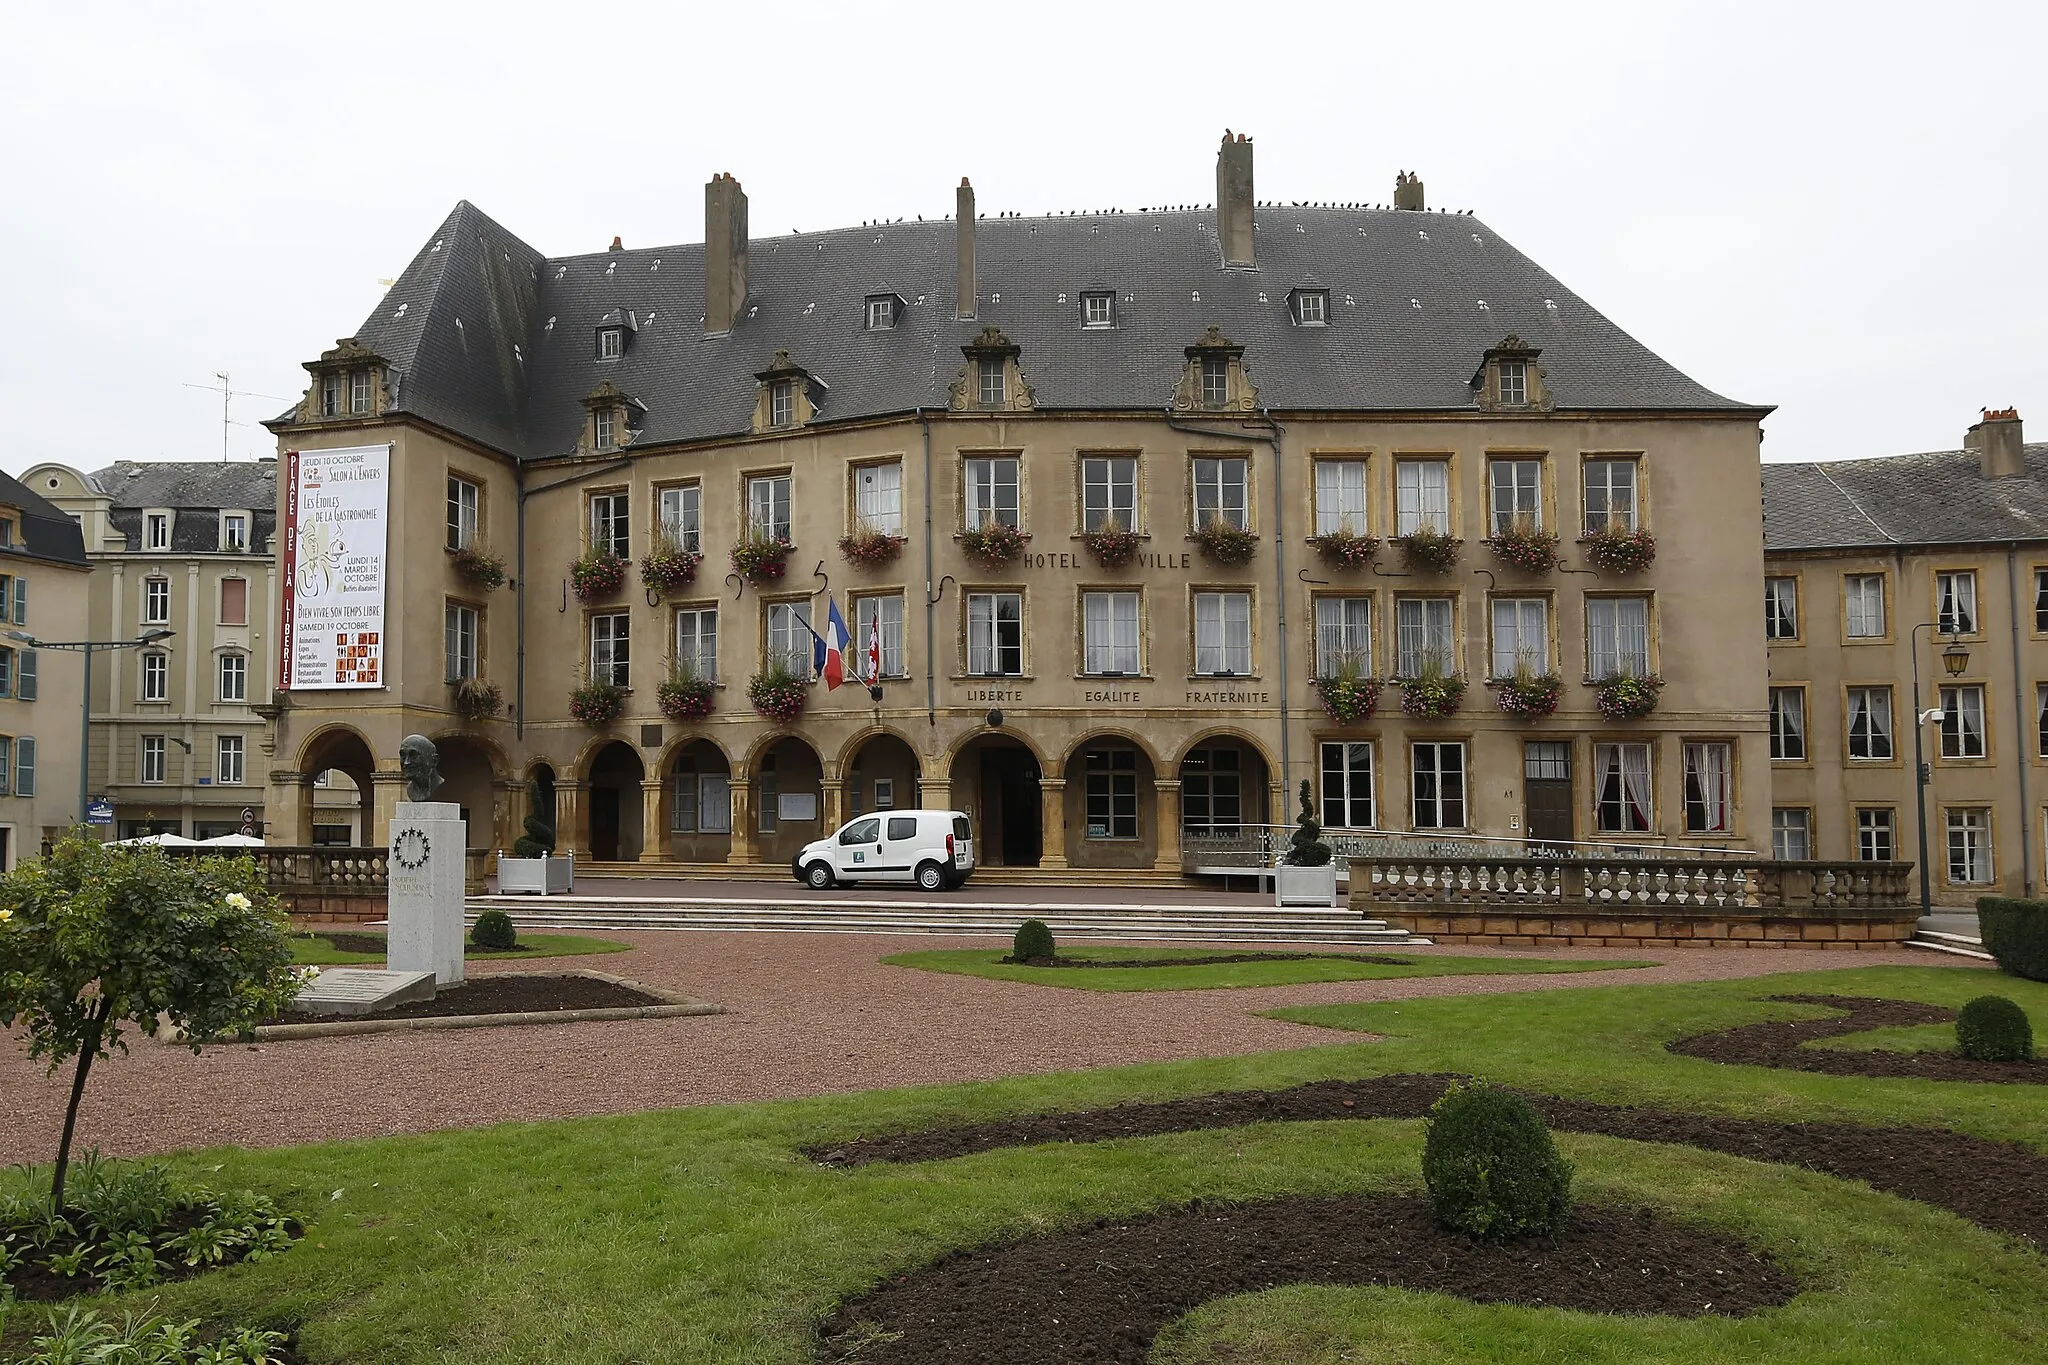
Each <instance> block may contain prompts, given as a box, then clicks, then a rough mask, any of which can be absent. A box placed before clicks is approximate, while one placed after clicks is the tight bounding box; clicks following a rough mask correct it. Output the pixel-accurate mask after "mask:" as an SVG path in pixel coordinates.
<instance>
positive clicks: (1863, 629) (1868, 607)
mask: <svg viewBox="0 0 2048 1365" xmlns="http://www.w3.org/2000/svg"><path fill="white" fill-rule="evenodd" d="M1842 603H1843V612H1842V619H1843V630H1844V631H1845V632H1846V633H1847V635H1848V637H1849V638H1850V639H1852V640H1875V639H1879V638H1881V637H1882V636H1883V635H1884V633H1885V624H1884V575H1883V574H1881V573H1852V574H1850V575H1849V576H1848V577H1846V578H1844V579H1843V580H1842Z"/></svg>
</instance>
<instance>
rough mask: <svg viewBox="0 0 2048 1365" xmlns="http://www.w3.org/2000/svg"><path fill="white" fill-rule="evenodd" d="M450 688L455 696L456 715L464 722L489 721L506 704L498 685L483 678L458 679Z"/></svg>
mask: <svg viewBox="0 0 2048 1365" xmlns="http://www.w3.org/2000/svg"><path fill="white" fill-rule="evenodd" d="M449 687H450V689H451V690H452V691H453V692H454V694H455V714H456V715H458V716H460V717H462V718H463V719H464V720H489V719H490V718H491V717H492V716H495V715H497V714H498V708H499V707H501V706H503V705H504V704H505V694H504V692H502V691H501V690H499V687H498V685H497V684H496V683H494V682H485V681H484V680H483V679H482V678H457V679H456V680H455V681H454V682H452V683H450V684H449Z"/></svg>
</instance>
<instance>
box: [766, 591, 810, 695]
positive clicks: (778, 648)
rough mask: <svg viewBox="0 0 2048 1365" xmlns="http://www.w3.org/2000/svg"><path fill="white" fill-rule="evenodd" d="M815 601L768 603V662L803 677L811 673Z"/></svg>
mask: <svg viewBox="0 0 2048 1365" xmlns="http://www.w3.org/2000/svg"><path fill="white" fill-rule="evenodd" d="M814 638H815V637H814V636H813V635H812V634H811V604H810V602H809V601H808V600H805V601H802V602H771V603H769V604H768V658H767V660H766V662H768V663H779V664H781V665H782V666H783V667H784V668H786V669H788V670H789V671H790V672H792V673H794V674H796V675H797V676H798V677H799V678H808V677H810V676H811V672H812V670H811V643H812V641H813V639H814Z"/></svg>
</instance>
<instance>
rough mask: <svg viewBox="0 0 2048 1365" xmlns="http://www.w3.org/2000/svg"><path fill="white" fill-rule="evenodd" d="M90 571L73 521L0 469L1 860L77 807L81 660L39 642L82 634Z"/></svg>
mask: <svg viewBox="0 0 2048 1365" xmlns="http://www.w3.org/2000/svg"><path fill="white" fill-rule="evenodd" d="M88 577H89V570H88V569H87V566H86V559H85V547H84V544H83V542H82V541H81V539H80V536H79V529H78V524H77V523H76V522H74V521H73V520H72V519H71V518H70V517H68V516H66V515H64V513H63V512H62V511H60V510H59V509H58V508H56V507H54V506H52V505H51V504H50V502H49V501H48V500H47V499H45V498H44V497H43V496H42V495H41V494H39V493H37V492H35V491H33V489H32V488H31V487H29V485H28V483H27V482H25V481H23V480H17V479H13V478H9V477H8V476H6V475H4V474H0V869H5V870H10V871H11V870H12V869H13V868H14V867H15V866H16V864H17V863H19V861H20V860H21V859H22V858H23V857H34V856H35V855H36V853H37V852H38V851H39V850H40V849H41V848H42V847H43V846H44V845H45V844H47V843H48V842H50V841H51V840H53V839H55V838H56V837H57V836H58V835H60V834H61V833H63V831H64V830H65V829H66V828H67V827H68V826H70V825H72V824H73V823H75V822H77V821H78V820H80V819H82V818H83V816H84V812H83V811H81V810H80V808H79V788H78V765H79V737H80V731H81V728H82V722H83V720H84V717H83V715H82V714H81V712H80V709H79V705H78V699H79V693H80V691H81V690H82V683H81V678H80V674H81V672H82V670H83V667H84V660H83V658H82V656H80V655H79V654H76V653H73V652H70V651H66V650H61V649H47V648H42V647H40V646H41V642H42V641H44V640H50V641H54V642H70V641H73V640H77V639H78V638H79V636H78V635H77V634H76V632H77V630H78V629H79V625H80V623H81V622H82V621H83V620H84V619H85V603H86V582H87V579H88Z"/></svg>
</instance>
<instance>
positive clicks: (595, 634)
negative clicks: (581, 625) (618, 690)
mask: <svg viewBox="0 0 2048 1365" xmlns="http://www.w3.org/2000/svg"><path fill="white" fill-rule="evenodd" d="M631 621H632V618H631V617H629V616H628V615H627V614H626V613H625V612H622V611H620V612H607V613H605V614H604V615H601V616H593V617H591V618H590V681H591V682H593V683H599V684H603V685H606V686H610V687H628V686H630V685H631V684H632V674H631V667H630V666H631V664H632V661H633V650H632V630H631V624H630V623H631Z"/></svg>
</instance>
